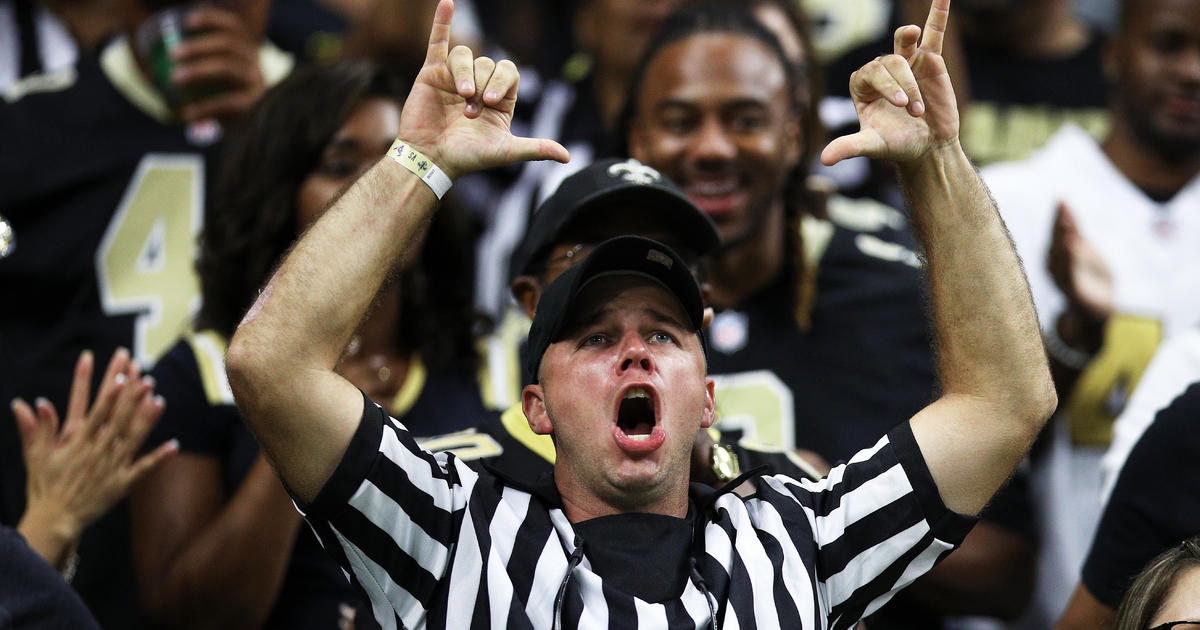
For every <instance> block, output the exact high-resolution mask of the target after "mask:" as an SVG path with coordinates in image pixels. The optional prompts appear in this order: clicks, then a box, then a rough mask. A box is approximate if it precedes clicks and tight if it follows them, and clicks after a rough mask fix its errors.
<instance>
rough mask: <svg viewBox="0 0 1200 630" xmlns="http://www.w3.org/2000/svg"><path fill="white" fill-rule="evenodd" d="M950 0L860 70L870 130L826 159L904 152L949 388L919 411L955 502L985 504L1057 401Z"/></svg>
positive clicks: (854, 83)
mask: <svg viewBox="0 0 1200 630" xmlns="http://www.w3.org/2000/svg"><path fill="white" fill-rule="evenodd" d="M949 10H950V0H934V2H933V6H932V7H931V8H930V12H929V18H928V20H927V21H926V24H925V28H924V30H923V31H922V29H920V28H918V27H916V26H911V25H910V26H905V27H901V28H899V29H897V30H896V36H895V54H892V55H887V56H885V57H880V58H878V59H876V60H875V61H872V62H871V63H869V64H867V65H865V66H863V67H862V68H861V69H859V70H858V71H857V72H855V73H854V75H852V76H851V80H850V92H851V95H852V96H853V98H854V101H855V107H856V108H857V110H858V115H859V121H860V123H861V130H860V131H859V132H857V133H855V134H852V135H849V136H844V137H841V138H838V139H836V140H834V141H833V142H832V143H830V144H829V146H828V147H826V148H825V151H824V153H822V156H821V159H822V161H823V162H825V163H826V164H833V163H835V162H837V161H839V160H842V159H845V158H847V157H852V156H857V155H866V156H870V157H874V158H883V159H888V160H892V161H894V162H896V164H897V165H898V167H899V171H900V177H901V181H902V182H903V184H904V187H905V190H906V193H907V196H908V199H909V201H910V203H911V205H912V213H911V215H912V221H913V226H914V228H915V229H916V232H917V234H918V236H919V238H920V239H921V241H922V243H923V245H924V249H925V256H926V261H927V265H928V272H929V285H930V296H931V299H932V305H933V318H934V327H935V331H936V333H935V334H936V340H937V351H938V367H939V376H940V380H941V385H942V395H941V397H940V398H939V399H938V400H937V401H935V402H934V403H933V404H931V405H929V406H928V407H926V408H925V409H923V410H922V411H920V412H919V413H918V414H917V415H916V416H914V417H913V419H912V430H913V434H914V435H915V436H916V439H917V443H918V444H919V445H920V447H921V452H922V454H923V455H924V457H925V460H926V462H927V464H928V466H929V470H930V472H931V473H932V474H933V479H934V481H935V482H936V483H937V486H938V490H939V492H940V494H941V496H942V499H943V500H944V502H945V503H946V505H947V507H949V508H950V509H952V510H954V511H956V512H960V513H965V514H974V513H976V512H978V511H979V510H980V509H982V507H983V506H984V505H985V504H986V503H987V501H988V500H989V499H990V498H991V496H992V495H993V494H994V493H995V492H996V490H997V489H998V488H999V487H1000V485H1001V484H1003V483H1004V481H1005V479H1007V477H1008V476H1009V474H1010V473H1011V472H1012V471H1013V469H1014V468H1015V467H1016V465H1017V463H1018V462H1020V460H1021V458H1022V457H1023V456H1024V454H1025V452H1026V451H1027V450H1028V448H1029V446H1030V444H1032V442H1033V439H1034V437H1035V436H1036V435H1037V433H1038V431H1039V430H1040V429H1041V427H1042V425H1043V423H1044V422H1045V420H1046V418H1047V417H1049V415H1050V414H1051V413H1052V412H1053V410H1054V407H1055V405H1056V404H1057V399H1056V397H1055V394H1054V387H1053V384H1052V383H1051V380H1050V374H1049V369H1048V367H1047V364H1046V356H1045V353H1044V351H1043V348H1042V342H1041V335H1040V334H1039V330H1038V323H1037V319H1036V317H1035V315H1034V311H1033V303H1032V300H1031V298H1030V294H1029V287H1028V284H1027V283H1026V280H1025V276H1024V274H1023V273H1022V271H1021V265H1020V261H1019V259H1018V258H1017V254H1016V252H1015V250H1014V249H1013V245H1012V242H1011V239H1010V238H1009V236H1008V232H1007V230H1006V229H1005V227H1004V224H1003V223H1002V221H1001V220H1000V217H999V215H998V214H997V212H996V208H995V204H994V203H993V202H992V200H991V197H990V196H989V194H988V191H987V189H986V188H985V187H984V185H983V182H982V181H981V180H980V179H979V176H978V174H977V173H976V171H975V168H974V166H972V164H971V163H970V161H969V160H968V159H967V157H966V155H965V154H964V153H963V150H962V146H961V145H960V144H959V140H958V109H957V106H956V102H955V96H954V89H953V87H952V86H951V85H950V79H949V75H948V74H947V72H946V64H945V61H944V60H943V59H942V56H941V49H942V37H943V34H944V31H945V27H946V22H947V19H948V17H949Z"/></svg>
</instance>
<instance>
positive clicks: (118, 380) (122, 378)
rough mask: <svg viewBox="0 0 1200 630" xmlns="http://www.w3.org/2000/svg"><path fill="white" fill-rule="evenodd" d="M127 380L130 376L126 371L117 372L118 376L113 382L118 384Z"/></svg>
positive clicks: (122, 383)
mask: <svg viewBox="0 0 1200 630" xmlns="http://www.w3.org/2000/svg"><path fill="white" fill-rule="evenodd" d="M127 380H129V377H127V376H125V373H124V372H119V373H117V376H116V377H115V378H113V382H114V383H116V384H117V385H124V384H125V381H127Z"/></svg>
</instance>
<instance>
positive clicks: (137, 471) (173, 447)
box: [128, 439, 179, 484]
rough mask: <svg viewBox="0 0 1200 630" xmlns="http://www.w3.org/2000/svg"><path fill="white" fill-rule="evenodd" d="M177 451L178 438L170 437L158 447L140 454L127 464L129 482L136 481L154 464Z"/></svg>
mask: <svg viewBox="0 0 1200 630" xmlns="http://www.w3.org/2000/svg"><path fill="white" fill-rule="evenodd" d="M178 452H179V440H176V439H170V440H167V441H166V442H163V443H162V444H159V445H158V448H156V449H154V450H153V451H150V452H149V453H146V454H145V455H142V456H141V457H139V458H138V459H137V461H135V462H133V463H132V464H130V465H129V468H128V475H129V483H131V484H132V483H136V482H137V480H138V479H141V478H142V477H143V476H145V474H146V473H148V472H150V471H151V470H153V469H154V467H155V466H157V465H159V464H160V463H162V461H163V460H164V459H166V458H168V457H170V456H172V455H174V454H175V453H178Z"/></svg>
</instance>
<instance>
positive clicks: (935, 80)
mask: <svg viewBox="0 0 1200 630" xmlns="http://www.w3.org/2000/svg"><path fill="white" fill-rule="evenodd" d="M949 17H950V0H933V4H932V5H931V6H930V8H929V17H928V19H927V20H926V21H925V29H924V32H922V30H921V29H920V28H918V27H917V26H914V25H911V24H910V25H908V26H902V27H900V28H898V29H896V34H895V52H894V53H893V54H891V55H886V56H883V57H877V58H876V59H875V60H873V61H871V62H870V63H868V64H866V65H865V66H863V67H862V68H859V69H858V71H856V72H855V73H854V74H852V75H850V96H851V98H853V99H854V108H855V110H856V111H857V112H858V121H859V126H860V130H859V131H858V132H857V133H854V134H850V135H848V136H842V137H840V138H837V139H836V140H834V141H833V142H830V143H829V146H827V147H825V150H824V151H822V152H821V162H823V163H824V164H826V165H831V164H835V163H837V162H839V161H841V160H844V159H846V158H851V157H856V156H866V157H871V158H879V159H886V160H892V161H895V162H900V163H904V162H910V161H912V160H915V159H916V158H919V157H921V156H922V155H924V154H926V153H927V152H928V151H930V150H931V149H935V148H938V147H942V146H947V145H950V144H953V143H955V142H957V140H958V105H957V103H956V102H955V98H954V88H953V86H952V85H951V84H950V75H949V73H947V72H946V62H945V60H944V59H943V58H942V40H943V38H944V36H945V33H946V22H947V21H948V19H949Z"/></svg>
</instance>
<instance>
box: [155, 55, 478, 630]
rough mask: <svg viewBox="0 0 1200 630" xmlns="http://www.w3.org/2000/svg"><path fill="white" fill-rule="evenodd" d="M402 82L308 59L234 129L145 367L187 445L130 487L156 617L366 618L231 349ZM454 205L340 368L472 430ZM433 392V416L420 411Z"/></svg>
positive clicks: (380, 299)
mask: <svg viewBox="0 0 1200 630" xmlns="http://www.w3.org/2000/svg"><path fill="white" fill-rule="evenodd" d="M405 92H406V90H405V88H404V86H403V85H401V84H400V82H398V81H396V80H394V79H392V78H391V77H389V76H388V75H387V74H385V73H384V72H383V71H381V70H380V69H379V68H377V67H376V66H374V65H372V64H369V63H367V62H361V61H360V62H340V63H338V64H335V65H331V66H322V67H315V68H310V69H306V70H303V71H300V72H297V73H296V74H295V75H293V76H292V77H291V78H289V79H288V80H287V81H285V82H284V83H282V84H280V85H279V86H278V87H276V88H275V89H273V90H272V91H271V92H269V93H268V94H267V95H266V96H265V97H264V98H263V100H262V102H261V103H260V104H259V105H258V106H257V107H256V108H255V109H254V110H253V111H252V112H251V113H250V114H249V115H248V116H247V118H246V120H245V122H244V124H243V125H242V126H241V127H240V128H239V129H238V130H236V133H235V134H234V135H232V136H231V138H230V139H229V145H228V146H227V147H226V153H225V161H224V163H223V164H224V166H223V169H224V170H223V171H222V172H221V173H220V177H219V180H218V183H217V191H216V195H215V199H216V201H215V203H214V204H212V205H211V206H210V207H209V208H208V210H207V216H206V221H205V228H204V233H203V234H202V237H201V244H200V252H199V255H198V262H197V267H198V271H199V275H200V282H201V294H202V299H203V303H202V305H201V308H200V313H199V315H198V318H197V326H196V329H197V332H195V333H193V334H190V335H188V336H187V337H186V338H184V339H183V340H181V341H180V342H179V343H178V344H177V345H176V346H175V347H174V348H173V349H171V350H170V351H169V352H168V353H167V354H166V355H165V356H164V357H163V358H162V359H161V360H160V361H159V362H158V364H157V365H156V367H155V370H154V377H155V378H156V379H157V382H158V391H159V392H160V393H161V394H162V395H163V396H164V397H165V398H166V399H167V401H168V410H167V411H166V412H165V413H164V416H163V419H162V421H161V422H160V424H159V426H158V427H157V428H156V430H155V433H154V434H153V435H152V437H151V439H150V441H149V443H150V444H155V443H157V442H159V441H162V440H166V439H170V438H176V439H178V440H179V442H180V451H181V452H180V453H179V455H178V456H177V457H175V458H173V459H172V460H171V461H170V462H167V463H168V464H170V465H168V466H164V467H162V469H160V470H159V471H156V473H155V474H153V475H151V476H149V477H148V478H147V479H145V480H144V481H143V482H142V483H140V484H139V485H138V487H137V488H136V489H135V491H134V494H133V504H132V507H133V523H134V526H133V547H134V555H135V563H136V567H137V572H138V575H139V581H140V589H141V599H142V603H143V607H144V609H145V612H146V613H147V616H148V617H149V618H150V619H151V620H152V621H153V622H154V623H155V624H157V625H162V626H169V627H219V628H233V627H239V628H346V627H357V628H363V627H374V625H375V624H374V621H373V619H372V615H371V614H370V611H369V610H367V609H366V608H365V607H364V603H363V602H362V601H361V600H360V598H359V597H358V594H357V593H355V592H353V591H352V590H351V588H350V586H349V584H348V583H347V581H346V579H345V578H344V577H343V576H342V575H341V573H340V571H338V569H337V567H336V565H335V564H334V562H333V560H332V559H331V558H329V557H328V556H327V555H326V553H325V552H324V551H323V550H322V549H321V548H320V546H319V544H318V543H317V541H316V538H315V537H314V536H313V535H312V533H311V531H310V530H309V529H308V528H303V527H301V516H300V514H299V513H297V511H296V509H295V507H294V506H293V505H292V502H291V499H290V497H289V496H288V494H287V492H286V491H285V489H284V488H283V486H282V484H281V483H280V482H279V480H278V478H277V477H276V475H275V472H274V470H273V469H272V468H271V466H270V464H269V463H268V462H267V461H266V459H265V458H264V457H263V455H262V454H261V453H260V452H259V449H258V445H257V443H256V442H255V441H254V438H253V436H252V435H251V434H250V432H249V431H248V430H247V429H246V427H245V425H244V424H243V423H242V420H241V417H240V416H239V415H238V412H237V408H236V407H235V406H234V405H233V398H232V396H231V395H230V393H229V387H228V384H227V383H226V381H225V368H224V362H223V356H224V349H225V344H226V341H227V340H228V338H229V336H230V335H231V334H232V332H233V330H234V328H235V327H236V326H237V323H238V321H239V320H240V319H241V317H242V315H243V314H244V313H245V312H246V310H247V309H248V308H249V307H250V306H251V304H252V303H253V301H254V299H255V298H256V297H257V295H258V291H259V289H260V287H262V286H263V285H264V284H265V283H266V281H267V279H268V278H269V274H270V272H271V270H272V269H273V268H274V266H275V265H276V264H277V262H278V260H279V259H280V258H281V256H282V255H283V253H284V252H285V251H286V249H287V248H288V247H289V246H290V245H291V243H292V242H293V241H294V240H295V239H296V237H297V236H298V235H299V234H300V233H301V232H302V231H303V230H304V228H305V227H307V226H308V225H309V224H310V223H312V222H313V221H315V220H317V218H318V217H319V216H320V215H321V213H322V212H324V210H325V209H326V207H327V205H328V203H329V202H330V201H331V200H332V199H333V198H334V197H336V196H337V194H338V193H339V191H340V190H342V189H343V188H345V187H346V186H348V185H349V184H350V183H351V182H353V181H354V180H355V179H356V178H357V177H358V176H359V175H361V174H362V173H363V172H364V171H365V170H366V169H367V168H369V167H370V166H371V165H372V164H374V163H375V162H377V161H378V160H379V157H380V156H381V155H383V153H384V152H385V151H386V150H387V149H388V147H389V145H390V144H391V142H392V141H393V140H394V139H395V137H396V134H397V131H398V125H399V116H400V108H401V105H402V99H403V97H404V94H405ZM463 216H464V215H463V214H462V213H459V212H455V211H454V209H453V208H452V207H451V208H444V209H443V212H441V213H439V215H438V219H437V220H436V221H434V223H433V225H431V227H430V231H429V234H428V236H427V238H426V243H425V247H424V250H423V253H422V255H421V258H420V260H414V261H410V262H411V267H409V268H407V269H403V270H399V269H398V270H397V272H396V274H395V278H394V280H393V281H392V282H391V283H389V284H388V285H386V286H385V287H384V288H383V289H382V290H381V292H380V294H379V295H378V296H377V297H376V302H375V308H374V309H373V311H372V313H371V315H370V316H369V317H368V318H367V319H366V320H364V322H363V323H362V324H361V325H360V326H359V328H358V330H357V331H356V333H355V335H354V336H353V337H352V338H351V339H350V340H349V341H348V344H347V347H346V350H345V354H344V355H343V357H342V359H341V361H340V363H339V370H340V371H341V372H342V373H343V374H344V375H346V376H347V377H348V378H349V379H350V380H351V381H352V382H354V383H355V384H356V385H357V386H358V387H360V388H361V389H362V390H363V391H364V392H366V393H367V394H368V395H370V396H371V397H372V399H374V400H388V401H391V404H390V405H388V406H389V412H391V413H392V415H394V416H397V417H403V418H405V423H406V424H407V425H408V426H409V427H411V428H412V430H413V431H414V432H417V433H424V434H429V435H434V434H440V433H445V432H448V431H453V430H456V429H461V428H465V427H467V426H470V425H472V424H474V423H475V422H476V421H477V419H478V417H479V416H478V414H479V413H482V403H481V402H480V397H479V394H478V388H477V387H476V385H475V363H476V358H475V350H474V341H473V333H474V332H475V331H474V327H475V326H476V325H477V323H478V322H477V320H476V317H475V315H474V311H473V310H472V307H471V295H470V291H471V288H472V286H473V282H472V280H471V278H470V272H471V270H472V269H473V262H472V261H471V260H469V259H467V258H465V256H467V255H468V254H467V253H468V252H470V251H471V248H470V247H469V244H468V243H469V241H468V238H469V235H468V234H467V230H466V229H465V223H464V220H463V219H462V217H463ZM431 400H436V401H438V405H439V406H438V409H439V411H440V413H438V414H436V415H434V414H432V413H429V412H427V411H426V409H427V408H428V406H429V401H431ZM447 401H456V405H457V406H456V407H454V408H453V409H452V410H451V413H446V410H447Z"/></svg>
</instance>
